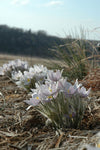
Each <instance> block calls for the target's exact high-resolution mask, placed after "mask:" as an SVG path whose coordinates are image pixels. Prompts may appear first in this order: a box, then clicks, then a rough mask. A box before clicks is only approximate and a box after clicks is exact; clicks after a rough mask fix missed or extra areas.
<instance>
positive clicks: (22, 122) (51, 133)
mask: <svg viewBox="0 0 100 150" xmlns="http://www.w3.org/2000/svg"><path fill="white" fill-rule="evenodd" d="M0 92H1V93H2V94H3V96H4V97H2V96H1V97H0V150H83V149H84V150H85V149H86V148H85V147H86V146H87V144H89V145H91V146H95V147H99V146H100V145H99V144H100V143H99V142H100V141H99V140H100V132H99V131H100V89H99V90H97V89H96V91H95V92H92V94H91V96H90V101H89V104H88V108H87V110H86V112H85V115H84V118H83V120H82V124H81V128H80V129H70V128H68V129H65V130H64V131H62V132H60V134H58V133H57V132H56V131H55V130H54V129H53V128H52V127H51V126H46V125H45V118H43V116H42V115H41V114H40V113H39V112H37V111H36V110H35V108H33V107H31V108H30V109H29V110H28V111H27V110H26V108H27V107H28V105H27V104H25V103H24V102H23V101H24V100H26V99H29V95H28V93H27V92H26V91H24V90H23V89H19V88H18V87H17V86H16V85H15V84H14V83H13V82H12V81H11V80H10V79H8V78H7V77H6V76H0ZM97 93H99V94H97Z"/></svg>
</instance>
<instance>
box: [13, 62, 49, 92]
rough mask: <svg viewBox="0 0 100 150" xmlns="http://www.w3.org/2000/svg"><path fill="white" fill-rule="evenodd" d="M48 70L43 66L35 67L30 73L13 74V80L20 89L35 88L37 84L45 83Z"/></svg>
mask: <svg viewBox="0 0 100 150" xmlns="http://www.w3.org/2000/svg"><path fill="white" fill-rule="evenodd" d="M47 71H48V69H47V68H46V67H44V66H43V65H34V66H33V67H30V68H29V69H28V71H24V72H23V73H22V72H21V71H18V72H12V79H13V80H14V81H15V83H16V84H17V85H18V87H21V88H24V89H27V90H29V91H30V89H31V88H35V83H37V82H38V83H41V84H42V83H43V82H44V80H45V78H46V77H47Z"/></svg>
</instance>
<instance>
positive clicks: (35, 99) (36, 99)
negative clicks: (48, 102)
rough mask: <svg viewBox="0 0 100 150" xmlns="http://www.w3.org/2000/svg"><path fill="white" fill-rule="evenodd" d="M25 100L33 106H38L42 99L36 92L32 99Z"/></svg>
mask: <svg viewBox="0 0 100 150" xmlns="http://www.w3.org/2000/svg"><path fill="white" fill-rule="evenodd" d="M24 102H25V103H27V104H29V105H32V106H37V105H38V104H39V103H40V102H41V100H40V98H39V96H38V95H37V94H34V95H33V96H32V98H30V100H24Z"/></svg>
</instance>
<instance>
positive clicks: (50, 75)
mask: <svg viewBox="0 0 100 150" xmlns="http://www.w3.org/2000/svg"><path fill="white" fill-rule="evenodd" d="M62 72H63V70H62V71H60V70H57V71H56V72H54V71H53V70H49V71H48V75H47V77H48V79H49V80H51V81H58V80H60V79H61V78H62Z"/></svg>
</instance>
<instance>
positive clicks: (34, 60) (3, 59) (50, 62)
mask: <svg viewBox="0 0 100 150" xmlns="http://www.w3.org/2000/svg"><path fill="white" fill-rule="evenodd" d="M15 59H21V60H24V61H28V63H29V64H30V65H31V66H32V65H34V64H43V65H45V66H47V67H50V68H52V67H53V66H61V67H66V63H65V62H64V61H62V60H56V59H47V58H39V57H26V56H15V55H7V54H6V55H4V54H0V66H2V65H3V64H4V63H8V61H10V60H15Z"/></svg>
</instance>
